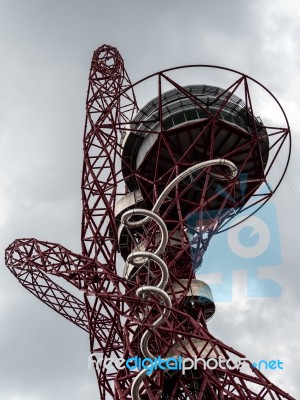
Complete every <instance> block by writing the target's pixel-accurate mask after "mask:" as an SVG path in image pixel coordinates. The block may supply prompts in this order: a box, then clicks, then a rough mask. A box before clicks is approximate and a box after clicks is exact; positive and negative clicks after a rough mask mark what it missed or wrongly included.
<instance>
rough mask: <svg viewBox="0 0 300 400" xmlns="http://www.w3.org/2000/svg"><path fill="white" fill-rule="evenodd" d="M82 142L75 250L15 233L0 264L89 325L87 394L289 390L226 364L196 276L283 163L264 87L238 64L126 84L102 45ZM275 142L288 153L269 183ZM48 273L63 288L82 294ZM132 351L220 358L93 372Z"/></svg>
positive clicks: (113, 54)
mask: <svg viewBox="0 0 300 400" xmlns="http://www.w3.org/2000/svg"><path fill="white" fill-rule="evenodd" d="M184 68H187V71H188V70H189V68H190V69H193V71H195V70H197V71H198V73H199V79H202V78H201V71H202V70H203V68H211V69H213V70H220V71H227V72H228V73H231V74H232V76H234V79H233V80H232V82H231V83H230V85H229V86H228V87H227V89H222V88H220V87H217V86H210V85H203V84H201V85H200V84H193V85H186V84H185V85H182V84H181V83H179V82H178V81H177V80H176V79H174V77H172V74H173V73H174V72H176V71H185V69H184ZM199 71H200V72H199ZM187 75H188V73H187ZM153 82H154V85H156V86H155V88H156V93H157V95H156V97H155V98H154V99H152V100H150V101H149V102H148V103H147V104H146V106H144V107H143V108H141V109H140V110H138V107H137V102H136V98H135V92H136V93H137V90H138V87H139V85H141V84H143V83H146V84H147V85H148V86H146V87H148V88H149V87H150V86H149V85H150V83H152V84H153ZM253 85H258V86H259V87H260V88H261V89H262V90H263V91H265V92H266V93H267V94H268V95H269V96H270V98H271V99H272V101H274V103H275V104H277V106H278V107H279V110H280V112H281V113H282V115H283V117H284V118H283V120H284V121H285V122H284V124H283V125H282V126H280V127H278V126H267V125H264V124H263V122H262V121H261V120H260V118H258V117H257V116H255V113H254V109H253V99H252V94H251V90H252V89H251V88H252V86H253ZM166 88H167V90H166ZM83 148H84V157H83V173H82V229H81V241H82V254H75V253H74V252H72V251H70V250H68V249H66V248H64V247H63V246H61V245H59V244H55V243H49V242H44V241H39V240H36V239H18V240H16V241H15V242H13V243H12V244H11V245H10V246H9V247H8V248H7V250H6V263H7V266H8V268H9V269H10V270H11V272H12V273H13V274H14V275H15V276H16V277H17V279H18V280H19V282H20V283H21V284H22V285H23V286H24V287H25V288H26V289H28V290H29V291H30V292H31V293H33V294H34V295H35V296H36V297H38V298H39V299H40V300H41V301H43V302H44V303H45V304H47V305H48V306H49V307H51V308H52V309H54V310H55V311H56V312H58V313H59V314H61V315H62V316H64V317H65V318H66V319H68V320H69V321H71V322H73V323H74V324H76V325H77V326H79V327H80V328H82V329H83V330H85V331H87V332H88V333H89V336H90V351H91V354H92V358H91V359H92V360H93V362H94V364H95V371H96V374H97V380H98V385H99V392H100V398H101V399H109V398H114V399H122V400H125V399H131V398H132V399H134V400H138V399H174V400H175V399H195V400H196V399H198V400H201V399H203V400H204V399H206V400H207V399H220V400H221V399H222V400H229V399H232V400H233V399H253V400H254V399H257V400H258V399H259V400H263V399H264V400H267V399H270V400H275V399H277V400H278V399H292V397H291V396H289V395H288V394H287V393H285V392H284V391H282V390H281V389H279V388H278V387H276V386H275V385H274V384H272V383H271V382H270V381H268V379H267V378H266V377H264V376H263V374H262V373H261V372H260V371H259V370H257V369H256V368H254V367H253V366H252V365H251V363H250V362H249V361H248V360H246V361H244V362H240V363H239V362H237V363H236V362H234V361H236V360H241V361H243V359H244V356H243V355H242V354H240V353H239V352H237V351H235V350H233V349H232V348H230V347H228V346H226V345H225V344H224V343H222V342H221V341H220V340H218V339H216V338H214V337H213V336H212V335H211V334H210V332H209V331H208V329H207V320H208V319H209V318H211V317H212V316H213V314H214V311H215V304H214V301H213V297H212V293H211V290H210V288H209V286H208V285H207V284H206V283H205V282H203V281H200V280H198V279H196V269H197V268H199V267H200V266H201V263H202V259H203V255H204V253H205V250H206V249H207V246H208V244H209V241H210V239H211V238H212V236H213V235H214V234H216V233H217V232H219V231H220V230H222V229H226V227H227V226H228V225H226V224H228V223H229V222H230V221H231V220H232V219H233V218H234V216H235V215H236V214H239V213H241V212H242V211H243V210H245V208H249V207H253V210H254V211H255V210H256V209H257V208H258V207H259V206H261V205H262V204H264V203H265V202H266V201H267V200H268V199H269V198H270V197H271V196H272V194H273V193H274V191H275V190H276V189H277V187H278V185H279V183H280V182H281V180H282V177H283V175H284V173H285V170H286V168H287V163H288V160H289V155H290V130H289V125H288V122H287V119H286V117H285V114H284V111H283V110H282V108H281V106H280V105H279V103H278V102H277V100H276V99H275V98H274V96H273V95H272V94H271V93H270V92H269V91H268V90H267V89H266V88H264V87H263V86H262V85H261V84H259V83H258V82H256V81H255V80H253V79H251V78H250V77H248V76H246V75H244V74H241V73H238V72H236V71H233V70H229V69H225V68H221V67H215V66H207V65H198V66H189V67H178V68H173V69H170V70H165V71H161V72H159V73H157V74H153V75H151V76H150V77H147V78H145V79H143V80H141V81H139V82H138V83H136V84H134V85H132V84H131V82H130V80H129V77H128V75H127V73H126V71H125V69H124V63H123V59H122V57H121V56H120V54H119V52H118V51H117V49H115V48H113V47H110V46H107V45H103V46H102V47H100V48H99V49H97V50H96V51H95V52H94V55H93V59H92V64H91V70H90V75H89V86H88V94H87V100H86V122H85V131H84V139H83ZM286 149H287V150H286ZM279 152H280V153H281V154H282V153H283V154H284V153H285V155H286V158H287V162H286V164H285V165H283V167H282V169H283V170H282V173H281V175H280V176H279V178H278V179H277V181H276V183H275V185H274V183H273V185H271V184H270V179H271V177H272V172H271V171H273V170H274V166H275V165H277V164H278V163H277V159H278V155H279ZM280 164H281V165H282V163H280ZM259 188H263V190H262V192H261V194H257V193H258V189H259ZM117 253H119V254H120V256H121V257H122V258H123V259H124V262H123V263H125V266H124V270H123V273H122V272H121V267H122V268H123V266H122V263H121V262H120V256H118V257H119V259H118V262H117ZM51 276H56V277H60V278H63V279H64V280H66V281H67V282H69V283H70V284H72V285H74V286H75V287H76V288H77V289H79V290H80V291H81V293H83V299H81V298H77V297H76V296H74V295H73V294H71V293H69V291H68V290H67V289H66V286H64V287H62V286H59V285H58V284H57V283H56V281H53V280H52V279H51ZM135 356H138V357H141V358H149V359H150V360H151V359H154V358H157V357H159V356H161V357H163V358H165V359H167V358H172V359H173V362H175V361H176V360H179V358H180V356H181V357H185V358H186V357H191V358H195V357H198V358H202V360H209V359H214V360H216V359H218V360H219V361H220V362H221V363H223V366H222V367H220V365H217V366H216V367H215V368H214V369H207V368H206V369H205V368H204V367H203V364H201V363H198V364H197V366H196V368H193V369H190V370H187V371H185V373H183V371H182V370H180V369H179V370H174V369H172V368H171V367H172V365H171V364H170V365H169V369H165V370H163V369H156V370H154V371H153V373H151V374H149V375H148V374H146V372H147V370H146V369H144V370H141V371H138V372H137V371H135V370H130V369H128V368H118V366H117V364H115V365H110V367H109V368H106V364H105V360H106V359H108V358H110V359H115V360H117V359H120V358H123V359H128V358H131V357H135ZM174 360H175V361H174Z"/></svg>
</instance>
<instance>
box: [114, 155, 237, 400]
mask: <svg viewBox="0 0 300 400" xmlns="http://www.w3.org/2000/svg"><path fill="white" fill-rule="evenodd" d="M214 165H225V166H227V167H228V168H229V169H230V170H231V174H230V178H234V177H235V176H236V175H237V173H238V170H237V167H236V166H235V164H234V163H232V162H231V161H229V160H225V159H222V158H218V159H215V160H209V161H204V162H201V163H199V164H196V165H193V166H192V167H190V168H188V169H187V170H186V171H184V172H182V173H181V174H179V175H178V176H177V177H176V178H174V179H173V181H172V182H170V183H169V184H168V186H166V188H165V189H164V190H163V191H162V193H161V195H160V196H159V198H158V199H157V201H156V203H155V205H154V206H153V208H152V210H151V211H149V210H145V209H141V208H136V209H133V210H129V211H127V212H125V213H124V214H123V216H122V219H121V223H122V224H124V225H125V226H127V227H128V228H138V227H141V226H143V225H145V224H146V223H148V222H149V221H151V220H153V221H155V222H156V223H157V225H158V227H159V229H160V232H161V242H160V245H159V246H158V248H157V249H156V250H155V252H153V253H151V252H148V251H136V250H134V251H133V252H132V253H130V254H129V256H128V257H127V260H126V267H128V265H129V264H132V265H134V266H136V267H138V268H140V267H142V266H143V265H144V264H145V262H146V261H148V260H152V261H154V262H155V263H156V264H157V265H158V266H159V267H160V270H161V279H160V282H159V283H158V285H157V286H146V285H145V286H142V287H140V288H138V289H137V291H136V294H137V296H138V297H140V298H142V297H144V295H145V294H147V293H149V294H155V295H157V296H158V297H160V298H161V300H162V302H163V304H164V307H165V308H164V311H163V313H162V315H161V316H160V317H159V318H158V319H157V320H156V321H155V322H154V324H153V328H157V327H159V326H160V325H161V324H162V323H163V321H164V320H165V319H166V318H168V317H169V315H170V313H171V306H172V302H171V299H170V296H169V295H168V294H167V292H166V291H165V287H166V285H167V283H168V279H169V271H168V268H167V265H166V264H165V262H164V261H163V260H162V259H161V258H160V255H161V254H162V253H163V251H164V250H165V248H166V245H167V242H168V230H167V227H166V224H165V223H164V221H163V220H162V219H161V218H160V217H159V216H158V215H157V213H158V212H159V209H160V207H161V205H162V204H163V202H164V200H165V199H166V197H167V196H168V194H169V193H170V192H171V190H172V189H174V187H175V186H176V185H177V184H178V183H179V182H181V181H182V180H183V179H185V178H186V177H187V176H189V175H191V174H192V173H193V172H196V171H198V170H201V169H204V168H207V167H210V166H214ZM211 174H212V175H213V176H214V177H216V178H218V179H224V176H223V175H219V174H215V173H211ZM136 215H139V216H143V215H144V216H145V217H144V218H143V219H141V220H138V221H132V220H131V217H133V216H136ZM151 334H152V333H151V331H150V330H146V331H145V333H144V334H143V336H142V338H141V342H140V347H141V350H142V353H143V355H144V357H145V358H150V359H152V360H153V359H154V358H155V356H154V355H153V354H152V353H151V352H150V350H149V346H148V343H149V340H150V337H151ZM146 373H147V369H142V370H141V371H140V372H139V374H138V375H137V376H136V377H135V379H134V381H133V383H132V387H131V397H132V399H133V400H140V396H139V390H140V386H141V384H142V381H143V379H144V378H145V377H146Z"/></svg>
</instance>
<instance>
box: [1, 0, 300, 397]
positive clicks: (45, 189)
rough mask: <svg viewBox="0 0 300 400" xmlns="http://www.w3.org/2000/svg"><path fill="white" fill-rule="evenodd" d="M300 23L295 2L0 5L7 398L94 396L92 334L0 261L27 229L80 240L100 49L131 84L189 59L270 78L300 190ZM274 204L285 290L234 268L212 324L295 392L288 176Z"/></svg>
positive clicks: (279, 275)
mask: <svg viewBox="0 0 300 400" xmlns="http://www.w3.org/2000/svg"><path fill="white" fill-rule="evenodd" d="M299 22H300V5H299V2H298V1H297V0H285V1H284V2H283V1H280V0H264V1H260V0H252V1H238V0H226V1H224V0H213V1H210V2H208V1H203V0H188V1H185V2H183V1H178V0H151V1H150V0H149V1H145V0H118V1H116V0H111V1H108V0H97V1H96V0H82V1H79V0H62V1H58V0H55V1H50V0H36V1H33V0H27V1H24V0H6V1H5V0H0V57H1V58H0V59H1V61H0V182H1V185H0V232H1V234H0V255H1V260H2V262H1V265H0V267H1V268H0V399H1V400H2V399H5V400H53V399H55V400H77V399H78V400H79V399H83V398H84V399H85V400H95V399H96V398H97V397H98V392H97V384H96V379H95V376H94V373H93V371H88V369H87V356H88V352H89V342H88V336H87V334H85V333H84V332H83V331H82V332H81V331H80V329H78V328H76V327H74V326H73V325H72V324H71V323H69V322H67V321H65V320H64V319H63V318H61V317H60V316H59V315H57V314H56V313H54V312H53V311H51V310H50V309H48V308H47V307H46V306H44V305H43V304H42V303H41V302H39V301H38V300H37V299H36V298H35V297H34V296H32V295H31V294H30V293H28V292H26V290H25V289H23V288H22V287H21V285H20V284H19V283H18V282H17V280H16V279H15V278H14V277H13V276H12V274H10V272H9V271H8V270H7V269H6V268H5V265H4V249H5V248H6V247H7V245H8V244H9V243H11V242H12V241H13V240H14V239H15V238H18V237H36V238H38V239H41V240H48V241H54V242H57V243H61V244H63V245H65V246H66V247H68V248H70V249H72V250H74V251H79V249H80V242H79V239H80V220H81V204H80V179H81V166H82V143H81V141H82V134H83V124H84V117H85V112H84V107H85V96H86V89H87V78H88V72H89V66H90V61H91V56H92V53H93V51H94V49H96V48H97V47H98V46H100V45H102V44H104V43H106V44H112V45H113V46H116V47H117V48H118V49H119V51H120V53H121V54H122V56H123V58H124V60H125V65H126V69H127V71H128V74H129V75H130V77H131V80H132V81H133V82H134V81H136V80H138V79H140V78H142V77H143V76H146V75H148V74H150V73H153V72H155V71H157V70H160V69H163V68H167V67H171V66H176V65H183V64H194V63H207V64H208V63H211V64H219V65H224V66H227V67H232V68H236V69H238V70H241V71H244V72H245V73H247V74H249V75H251V76H253V77H254V78H256V79H258V80H259V81H261V82H263V83H264V84H265V85H266V86H267V87H268V88H269V89H271V90H272V91H273V93H274V94H275V95H276V97H277V98H278V99H279V100H280V102H281V104H282V105H283V107H284V108H285V111H286V113H287V116H288V118H289V121H290V124H291V128H292V134H293V152H292V161H291V164H290V168H289V179H290V180H291V181H293V183H294V185H295V187H296V188H297V190H299V191H300V181H299V172H298V171H299V168H300V158H299V156H298V154H299V151H300V129H299V118H298V116H299V95H298V94H299V92H300V80H299V79H300V78H299V76H300V75H299V71H300V68H299V67H300V60H299V54H300V53H299V43H300V42H299V37H300V23H299ZM187 83H189V82H188V81H187ZM199 83H202V82H199ZM207 83H212V84H213V82H207ZM268 118H269V119H270V120H272V118H273V116H272V115H270V116H268ZM274 118H275V116H274ZM297 201H298V203H297ZM272 202H273V204H274V205H275V207H276V210H277V215H278V224H279V231H280V242H281V245H280V249H281V254H282V261H281V262H280V263H279V264H278V265H274V266H269V267H268V270H267V271H262V274H263V273H266V276H268V277H270V275H268V274H270V273H271V274H272V277H273V278H274V280H276V282H278V284H279V285H280V286H281V290H282V292H281V295H280V296H279V297H275V298H249V297H247V296H246V275H245V272H243V270H239V271H235V273H234V279H233V300H232V301H231V302H224V303H222V302H218V303H217V312H216V315H215V317H214V318H213V319H212V321H211V323H210V324H209V326H210V328H211V331H212V333H213V334H214V335H215V336H217V337H218V338H220V339H221V340H223V341H224V342H225V343H227V344H229V345H230V346H232V347H234V348H236V349H237V350H239V351H241V352H242V353H244V354H246V355H247V356H248V357H249V358H250V359H252V360H259V359H281V360H282V361H283V362H284V368H285V369H284V370H283V371H273V372H271V373H270V372H269V371H267V372H266V375H267V376H268V377H269V378H270V379H271V380H273V381H274V383H276V384H277V385H279V386H280V387H282V388H283V389H284V390H285V391H287V392H289V393H290V394H292V395H293V396H294V397H296V398H297V395H298V393H299V392H300V383H299V372H300V368H299V365H298V363H299V359H300V354H299V348H300V346H299V335H300V332H299V331H300V329H299V323H300V311H299V261H298V260H299V244H298V243H299V236H300V227H299V225H300V224H299V222H300V207H299V199H298V198H297V199H296V198H295V197H293V196H291V195H290V194H289V186H288V185H287V183H284V184H282V186H281V188H280V189H279V191H278V192H277V194H276V196H275V198H274V200H273V201H272Z"/></svg>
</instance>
